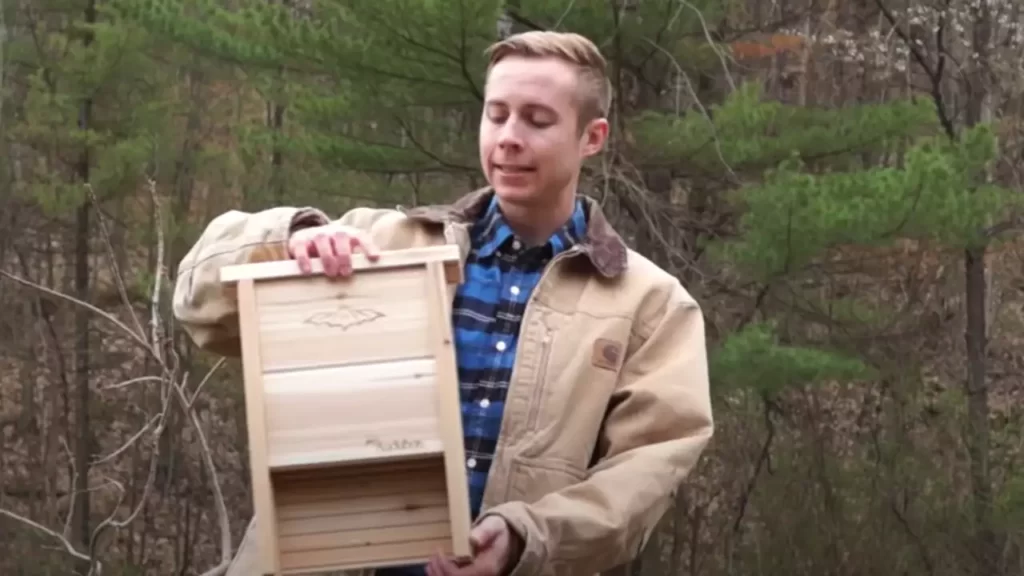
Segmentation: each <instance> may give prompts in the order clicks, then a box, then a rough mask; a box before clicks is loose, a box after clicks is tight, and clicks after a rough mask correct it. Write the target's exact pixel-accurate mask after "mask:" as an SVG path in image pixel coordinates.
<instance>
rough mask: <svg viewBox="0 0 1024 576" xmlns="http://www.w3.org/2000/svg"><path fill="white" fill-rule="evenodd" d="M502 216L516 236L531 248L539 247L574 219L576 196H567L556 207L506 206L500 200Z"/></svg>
mask: <svg viewBox="0 0 1024 576" xmlns="http://www.w3.org/2000/svg"><path fill="white" fill-rule="evenodd" d="M498 204H499V205H500V206H501V213H502V216H504V217H505V222H507V223H508V226H509V228H511V229H512V230H513V231H514V232H515V233H516V236H518V237H519V238H521V239H522V240H523V242H526V243H527V244H528V245H530V246H537V245H540V244H543V243H545V242H547V241H548V239H549V238H551V236H552V235H553V234H554V233H555V232H557V231H558V229H559V228H561V227H562V226H564V225H565V223H566V222H568V221H569V218H571V217H572V213H573V210H574V209H575V208H576V195H575V194H573V195H571V196H570V195H566V196H563V197H562V199H561V200H560V201H559V203H558V204H556V205H553V206H551V205H537V206H535V205H522V204H513V205H509V204H505V203H504V202H501V200H500V199H499V200H498Z"/></svg>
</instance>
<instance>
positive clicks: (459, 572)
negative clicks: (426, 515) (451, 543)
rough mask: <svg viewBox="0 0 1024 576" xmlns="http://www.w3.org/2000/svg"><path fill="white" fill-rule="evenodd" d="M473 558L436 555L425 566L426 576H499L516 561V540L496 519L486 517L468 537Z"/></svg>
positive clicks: (497, 517) (506, 526)
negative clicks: (461, 558)
mask: <svg viewBox="0 0 1024 576" xmlns="http://www.w3.org/2000/svg"><path fill="white" fill-rule="evenodd" d="M469 540H470V545H471V546H472V547H473V558H472V559H469V560H460V559H452V558H448V557H446V556H444V555H442V554H437V555H435V556H434V558H432V559H431V560H430V563H429V564H427V576H501V575H502V574H505V573H506V572H508V569H509V568H510V567H511V566H512V565H513V563H515V562H518V561H519V558H518V556H519V551H520V550H522V545H521V543H520V542H519V536H518V535H517V534H515V533H514V532H512V530H511V529H509V527H508V524H507V523H506V522H505V520H503V519H502V518H501V517H499V516H488V517H486V518H484V519H483V520H482V521H481V522H480V523H479V524H477V525H476V526H475V527H474V528H473V530H472V531H471V532H470V534H469Z"/></svg>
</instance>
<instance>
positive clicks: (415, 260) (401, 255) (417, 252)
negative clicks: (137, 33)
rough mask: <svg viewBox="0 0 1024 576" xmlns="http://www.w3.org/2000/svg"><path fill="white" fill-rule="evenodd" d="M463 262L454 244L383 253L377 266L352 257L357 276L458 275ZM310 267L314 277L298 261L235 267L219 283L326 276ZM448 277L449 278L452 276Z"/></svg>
mask: <svg viewBox="0 0 1024 576" xmlns="http://www.w3.org/2000/svg"><path fill="white" fill-rule="evenodd" d="M460 261H461V260H460V253H459V247H458V246H457V245H455V244H444V245H441V246H428V247H424V248H407V249H403V250H385V251H382V252H381V253H380V257H379V258H377V261H376V262H371V261H370V259H369V258H367V257H366V255H365V254H363V253H361V252H356V253H355V254H352V270H353V271H356V272H358V271H360V270H384V269H388V268H402V267H407V266H421V265H424V264H426V263H428V262H440V263H452V264H455V266H453V267H452V268H454V269H455V271H458V270H459V265H458V264H459V263H460ZM310 264H311V266H310V268H311V274H308V275H307V274H305V273H303V272H302V271H301V270H300V269H299V263H298V262H296V261H295V260H275V261H273V262H252V263H249V264H234V265H231V266H225V267H223V268H221V269H220V281H221V282H227V283H230V282H238V281H240V280H246V279H250V280H272V279H280V278H293V277H296V276H317V275H322V274H323V272H324V266H323V262H321V260H320V259H319V258H314V259H312V260H311V263H310ZM448 275H449V276H450V275H451V273H449V274H448ZM457 281H458V280H454V281H453V279H449V280H448V282H449V283H456V282H457Z"/></svg>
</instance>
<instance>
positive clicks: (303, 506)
mask: <svg viewBox="0 0 1024 576" xmlns="http://www.w3.org/2000/svg"><path fill="white" fill-rule="evenodd" d="M353 268H354V270H355V273H354V274H353V275H352V276H350V277H348V278H327V277H325V276H323V274H322V272H323V268H322V266H321V264H320V262H319V261H317V260H314V261H313V272H312V273H311V274H303V273H302V272H301V271H300V270H299V269H298V265H297V263H296V262H294V261H282V262H261V263H254V264H245V265H240V266H231V267H226V268H224V269H223V270H221V279H222V280H223V281H224V282H227V283H237V285H238V302H239V324H240V332H241V339H242V362H243V365H244V370H243V372H244V376H245V393H246V412H247V417H248V419H247V422H248V433H249V450H250V460H251V474H252V485H253V503H254V507H255V509H256V516H257V539H258V548H259V555H260V566H261V568H260V573H261V574H307V573H321V572H323V571H331V570H345V569H353V568H380V567H385V566H394V565H402V564H409V563H421V562H424V561H426V560H427V559H429V557H430V556H431V555H433V554H434V553H435V552H436V551H437V550H439V549H440V550H445V551H448V553H450V554H454V555H459V556H468V555H469V554H470V546H469V530H470V514H469V493H468V486H467V482H466V472H465V450H464V447H463V440H462V426H461V411H460V407H459V394H458V374H457V370H456V363H455V349H454V341H453V336H452V330H451V325H450V322H451V320H450V315H449V311H450V302H449V298H448V296H450V292H449V284H451V283H454V282H460V281H461V280H462V276H461V265H460V261H459V251H458V248H457V247H455V246H441V247H433V248H420V249H415V250H403V251H393V252H384V253H382V254H381V256H380V258H379V259H378V260H377V261H376V262H371V261H369V260H368V259H366V258H365V257H359V256H356V257H354V259H353Z"/></svg>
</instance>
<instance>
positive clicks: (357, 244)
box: [288, 222, 380, 277]
mask: <svg viewBox="0 0 1024 576" xmlns="http://www.w3.org/2000/svg"><path fill="white" fill-rule="evenodd" d="M356 248H359V249H360V250H362V252H363V253H364V254H366V257H367V258H369V259H370V260H376V259H377V258H378V257H379V256H380V254H379V252H378V250H377V247H376V246H375V245H374V244H373V241H372V240H371V239H370V237H369V235H368V234H366V233H365V232H363V231H362V230H359V229H356V228H352V227H350V226H342V225H341V224H336V223H333V222H332V223H329V224H324V225H323V226H314V227H312V228H302V229H299V230H296V231H295V232H293V233H292V235H291V236H290V237H289V238H288V255H289V256H290V257H291V258H292V259H294V260H295V261H296V262H298V264H299V269H300V270H302V271H303V272H304V273H306V274H309V273H310V271H311V266H310V259H311V258H320V260H321V261H322V262H323V265H324V275H326V276H329V277H334V276H348V275H349V274H351V273H352V258H351V256H352V253H353V251H354V250H355V249H356Z"/></svg>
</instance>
